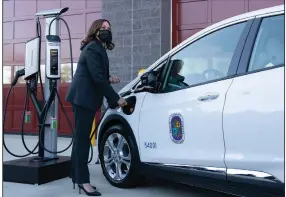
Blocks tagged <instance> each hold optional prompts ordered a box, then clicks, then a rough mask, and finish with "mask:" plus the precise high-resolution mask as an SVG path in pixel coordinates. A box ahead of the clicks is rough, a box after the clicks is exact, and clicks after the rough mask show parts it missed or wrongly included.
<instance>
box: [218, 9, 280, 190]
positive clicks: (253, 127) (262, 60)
mask: <svg viewBox="0 0 286 197" xmlns="http://www.w3.org/2000/svg"><path fill="white" fill-rule="evenodd" d="M283 13H284V12H283ZM271 15H272V16H263V17H258V18H257V19H256V21H255V24H256V25H255V26H254V27H253V29H252V30H251V33H250V34H251V35H254V36H250V37H249V39H248V41H247V44H246V47H245V50H244V52H243V55H242V58H241V63H240V65H239V69H238V76H237V77H236V78H235V79H234V81H233V83H232V85H231V87H230V89H229V90H228V92H227V97H226V102H225V107H224V112H223V129H224V137H225V144H226V155H225V163H226V165H227V168H228V170H227V173H228V176H229V180H237V179H244V180H245V179H247V180H248V182H249V181H254V182H262V183H263V182H264V183H265V184H264V186H270V185H271V183H277V182H280V181H281V182H284V124H285V123H284V79H285V78H284V65H285V61H284V58H285V57H284V56H285V55H284V54H285V50H284V47H285V44H284V43H285V41H284V36H285V32H284V14H281V13H280V14H278V13H276V15H274V13H271ZM255 35H257V36H255ZM250 177H252V178H250Z"/></svg>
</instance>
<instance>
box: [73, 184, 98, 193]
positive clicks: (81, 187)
mask: <svg viewBox="0 0 286 197" xmlns="http://www.w3.org/2000/svg"><path fill="white" fill-rule="evenodd" d="M81 190H83V191H84V192H85V194H86V195H87V196H101V193H99V192H98V191H94V192H88V191H86V190H85V189H84V187H83V186H82V185H78V192H79V194H81Z"/></svg>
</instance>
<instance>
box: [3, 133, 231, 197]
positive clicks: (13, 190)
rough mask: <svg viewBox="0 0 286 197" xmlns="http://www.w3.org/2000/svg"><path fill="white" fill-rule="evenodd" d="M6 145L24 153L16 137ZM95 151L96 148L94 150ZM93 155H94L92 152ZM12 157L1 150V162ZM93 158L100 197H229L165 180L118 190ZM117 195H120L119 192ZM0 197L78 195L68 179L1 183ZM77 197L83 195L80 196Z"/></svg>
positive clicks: (62, 141) (61, 144) (31, 140)
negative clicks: (43, 182)
mask: <svg viewBox="0 0 286 197" xmlns="http://www.w3.org/2000/svg"><path fill="white" fill-rule="evenodd" d="M25 139H26V142H27V144H28V147H29V148H30V149H32V148H33V146H34V145H35V144H36V143H37V137H36V136H26V137H25ZM70 140H71V139H70V138H58V150H62V149H63V148H65V147H66V146H68V144H69V142H70ZM5 141H6V145H7V146H8V148H9V149H11V151H12V152H15V153H16V154H25V153H26V151H25V149H24V146H23V145H22V142H21V138H20V136H17V135H5ZM94 150H95V151H96V150H97V149H96V148H95V149H94ZM70 152H71V148H70V149H68V151H66V152H64V153H62V154H60V155H70ZM95 155H97V154H96V152H95ZM13 159H15V158H14V157H13V156H11V155H9V154H8V153H7V152H6V151H5V149H4V148H3V160H4V161H8V160H13ZM95 159H96V158H94V159H93V161H92V162H91V164H90V165H89V170H90V175H91V183H92V184H93V185H95V186H96V187H97V188H98V190H99V191H100V192H101V193H102V196H106V197H114V196H118V197H134V196H140V197H153V196H155V195H156V196H158V197H174V196H179V197H213V196H215V197H222V196H225V197H230V196H229V195H223V194H220V193H216V192H212V191H208V190H204V189H199V188H194V187H191V186H184V185H181V184H175V183H167V182H165V181H158V180H157V181H156V180H154V181H152V183H149V184H147V185H144V186H141V187H138V188H134V189H119V188H115V187H113V186H111V185H110V184H109V183H108V182H107V180H106V179H105V178H104V176H103V175H102V172H101V168H100V165H96V164H94V163H95ZM119 192H121V193H119ZM3 196H4V197H16V196H19V197H51V196H53V197H76V196H79V194H78V188H76V189H75V190H74V189H73V186H72V183H71V180H70V179H69V178H65V179H61V180H57V181H53V182H50V183H46V184H43V185H40V186H38V185H27V184H18V183H9V182H4V183H3ZM80 196H85V195H84V194H83V191H82V194H81V195H80Z"/></svg>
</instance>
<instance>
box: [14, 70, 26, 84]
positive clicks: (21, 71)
mask: <svg viewBox="0 0 286 197" xmlns="http://www.w3.org/2000/svg"><path fill="white" fill-rule="evenodd" d="M24 75H25V68H23V69H21V70H17V72H16V74H15V77H14V80H13V81H12V83H11V86H15V85H16V84H17V82H18V79H19V78H20V77H22V76H24Z"/></svg>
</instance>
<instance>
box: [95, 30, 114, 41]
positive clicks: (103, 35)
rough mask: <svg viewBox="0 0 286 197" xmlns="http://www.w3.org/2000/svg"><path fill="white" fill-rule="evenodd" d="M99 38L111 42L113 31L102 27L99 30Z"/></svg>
mask: <svg viewBox="0 0 286 197" xmlns="http://www.w3.org/2000/svg"><path fill="white" fill-rule="evenodd" d="M98 38H99V39H100V41H101V42H104V43H111V41H112V34H111V31H109V30H107V29H101V30H99V32H98Z"/></svg>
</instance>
